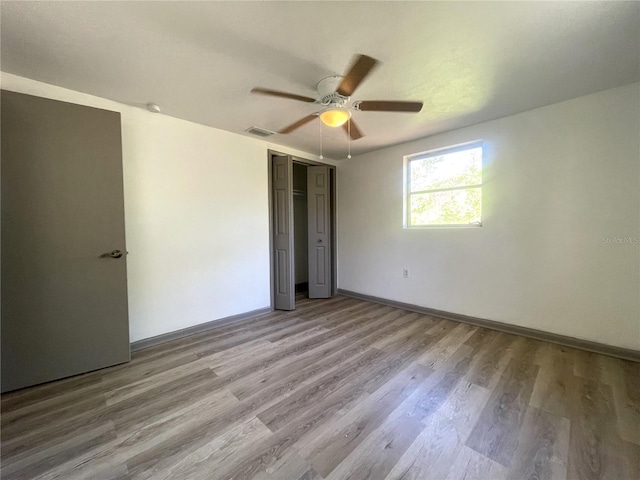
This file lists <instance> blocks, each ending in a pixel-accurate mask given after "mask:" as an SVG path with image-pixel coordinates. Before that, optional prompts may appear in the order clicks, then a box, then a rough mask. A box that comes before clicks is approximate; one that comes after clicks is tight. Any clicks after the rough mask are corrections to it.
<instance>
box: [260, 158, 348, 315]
mask: <svg viewBox="0 0 640 480" xmlns="http://www.w3.org/2000/svg"><path fill="white" fill-rule="evenodd" d="M283 155H285V156H288V157H291V161H292V162H293V163H299V164H302V165H305V166H313V165H323V166H326V167H329V179H330V188H331V195H330V197H331V198H330V207H329V208H330V212H331V295H336V294H337V292H338V248H337V247H338V233H337V227H338V221H337V215H336V213H337V209H336V205H337V204H336V199H337V196H336V190H337V175H336V173H337V169H336V167H335V165H330V164H328V163H323V162H318V161H316V160H310V159H308V158H304V157H299V156H297V155H291V154H289V153H286V152H281V151H278V150H271V149H269V150H268V151H267V156H268V162H267V163H268V168H267V170H268V197H269V284H270V305H269V307H270V308H271V311H273V310H274V309H275V291H274V290H275V273H276V269H275V264H274V261H275V260H274V254H273V245H274V241H273V232H274V227H273V157H276V156H283ZM292 214H293V212H292ZM294 249H295V246H294ZM292 259H293V262H295V250H294V251H293V252H292ZM294 265H295V263H294ZM293 295H294V299H295V292H293Z"/></svg>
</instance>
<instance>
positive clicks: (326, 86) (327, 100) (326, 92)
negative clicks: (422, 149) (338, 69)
mask: <svg viewBox="0 0 640 480" xmlns="http://www.w3.org/2000/svg"><path fill="white" fill-rule="evenodd" d="M343 78H344V77H342V76H341V75H333V76H330V77H326V78H323V79H322V80H320V81H319V82H318V85H316V89H317V90H318V100H317V102H318V103H320V104H321V105H340V106H344V104H345V103H347V101H348V100H349V98H348V97H345V96H342V95H340V94H339V93H338V92H336V90H337V89H338V86H339V85H340V82H342V79H343Z"/></svg>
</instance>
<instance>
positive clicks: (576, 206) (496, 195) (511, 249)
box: [338, 83, 640, 350]
mask: <svg viewBox="0 0 640 480" xmlns="http://www.w3.org/2000/svg"><path fill="white" fill-rule="evenodd" d="M639 119H640V84H637V83H636V84H632V85H628V86H624V87H620V88H616V89H612V90H608V91H604V92H600V93H596V94H593V95H589V96H585V97H580V98H576V99H573V100H569V101H566V102H562V103H558V104H554V105H550V106H547V107H543V108H539V109H536V110H531V111H528V112H524V113H521V114H518V115H513V116H509V117H505V118H501V119H498V120H494V121H490V122H486V123H482V124H478V125H474V126H471V127H468V128H464V129H461V130H456V131H451V132H448V133H444V134H440V135H436V136H433V137H429V138H425V139H422V140H418V141H414V142H410V143H406V144H402V145H397V146H394V147H390V148H386V149H383V150H379V151H377V152H373V153H369V154H365V155H361V156H358V157H355V158H354V159H353V160H351V161H348V162H347V161H345V162H343V163H341V165H340V167H339V177H338V192H339V196H338V210H339V212H340V215H339V229H338V232H339V233H338V254H339V287H340V288H342V289H345V290H351V291H355V292H360V293H364V294H368V295H374V296H378V297H383V298H386V299H391V300H396V301H401V302H406V303H411V304H415V305H420V306H424V307H430V308H435V309H439V310H444V311H448V312H454V313H459V314H465V315H471V316H475V317H480V318H484V319H490V320H496V321H500V322H506V323H510V324H514V325H520V326H525V327H529V328H535V329H539V330H544V331H547V332H553V333H557V334H562V335H568V336H572V337H576V338H581V339H586V340H591V341H594V342H600V343H604V344H609V345H615V346H619V347H625V348H631V349H636V350H640V244H639V241H638V237H640V144H639V142H640V140H639V139H640V123H639ZM478 139H481V140H483V141H484V146H485V150H484V172H483V179H484V187H483V224H484V226H483V227H481V228H458V229H453V228H449V229H447V228H432V229H420V230H417V229H414V230H405V229H403V228H402V220H403V219H402V202H403V198H402V165H403V156H404V155H408V154H412V153H417V152H423V151H426V150H430V149H434V148H440V147H445V146H448V145H454V144H458V143H463V142H468V141H472V140H478ZM625 237H626V238H628V237H632V241H631V243H607V241H606V238H625ZM615 241H620V240H614V242H615ZM403 268H409V269H410V278H408V279H403V278H402V269H403Z"/></svg>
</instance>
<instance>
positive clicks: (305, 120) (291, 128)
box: [278, 113, 318, 133]
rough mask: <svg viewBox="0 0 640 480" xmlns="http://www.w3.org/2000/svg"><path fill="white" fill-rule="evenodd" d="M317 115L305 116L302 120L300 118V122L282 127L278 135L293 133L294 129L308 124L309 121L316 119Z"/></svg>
mask: <svg viewBox="0 0 640 480" xmlns="http://www.w3.org/2000/svg"><path fill="white" fill-rule="evenodd" d="M317 117H318V115H316V114H315V113H314V114H312V115H307V116H306V117H304V118H301V119H300V120H298V121H297V122H295V123H292V124H291V125H289V126H287V127H284V128H283V129H282V130H280V131H279V132H278V133H291V132H293V131H294V130H295V129H296V128H300V127H301V126H303V125H304V124H306V123H309V122H310V121H311V120H313V119H314V118H317Z"/></svg>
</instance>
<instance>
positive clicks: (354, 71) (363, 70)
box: [336, 55, 378, 97]
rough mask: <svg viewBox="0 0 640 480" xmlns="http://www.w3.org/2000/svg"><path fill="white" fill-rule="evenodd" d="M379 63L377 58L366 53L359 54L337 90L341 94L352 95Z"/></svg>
mask: <svg viewBox="0 0 640 480" xmlns="http://www.w3.org/2000/svg"><path fill="white" fill-rule="evenodd" d="M377 64H378V61H377V60H376V59H375V58H371V57H368V56H366V55H358V58H357V59H356V61H355V62H354V63H353V65H351V68H350V69H349V73H347V74H346V75H345V76H344V78H343V79H342V82H340V85H339V86H338V89H337V90H336V91H337V92H338V93H339V94H340V95H344V96H345V97H350V96H351V95H353V92H355V90H356V88H358V85H360V84H361V83H362V81H363V80H364V79H365V78H366V76H367V75H369V73H370V72H371V70H373V67H375V66H376V65H377Z"/></svg>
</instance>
